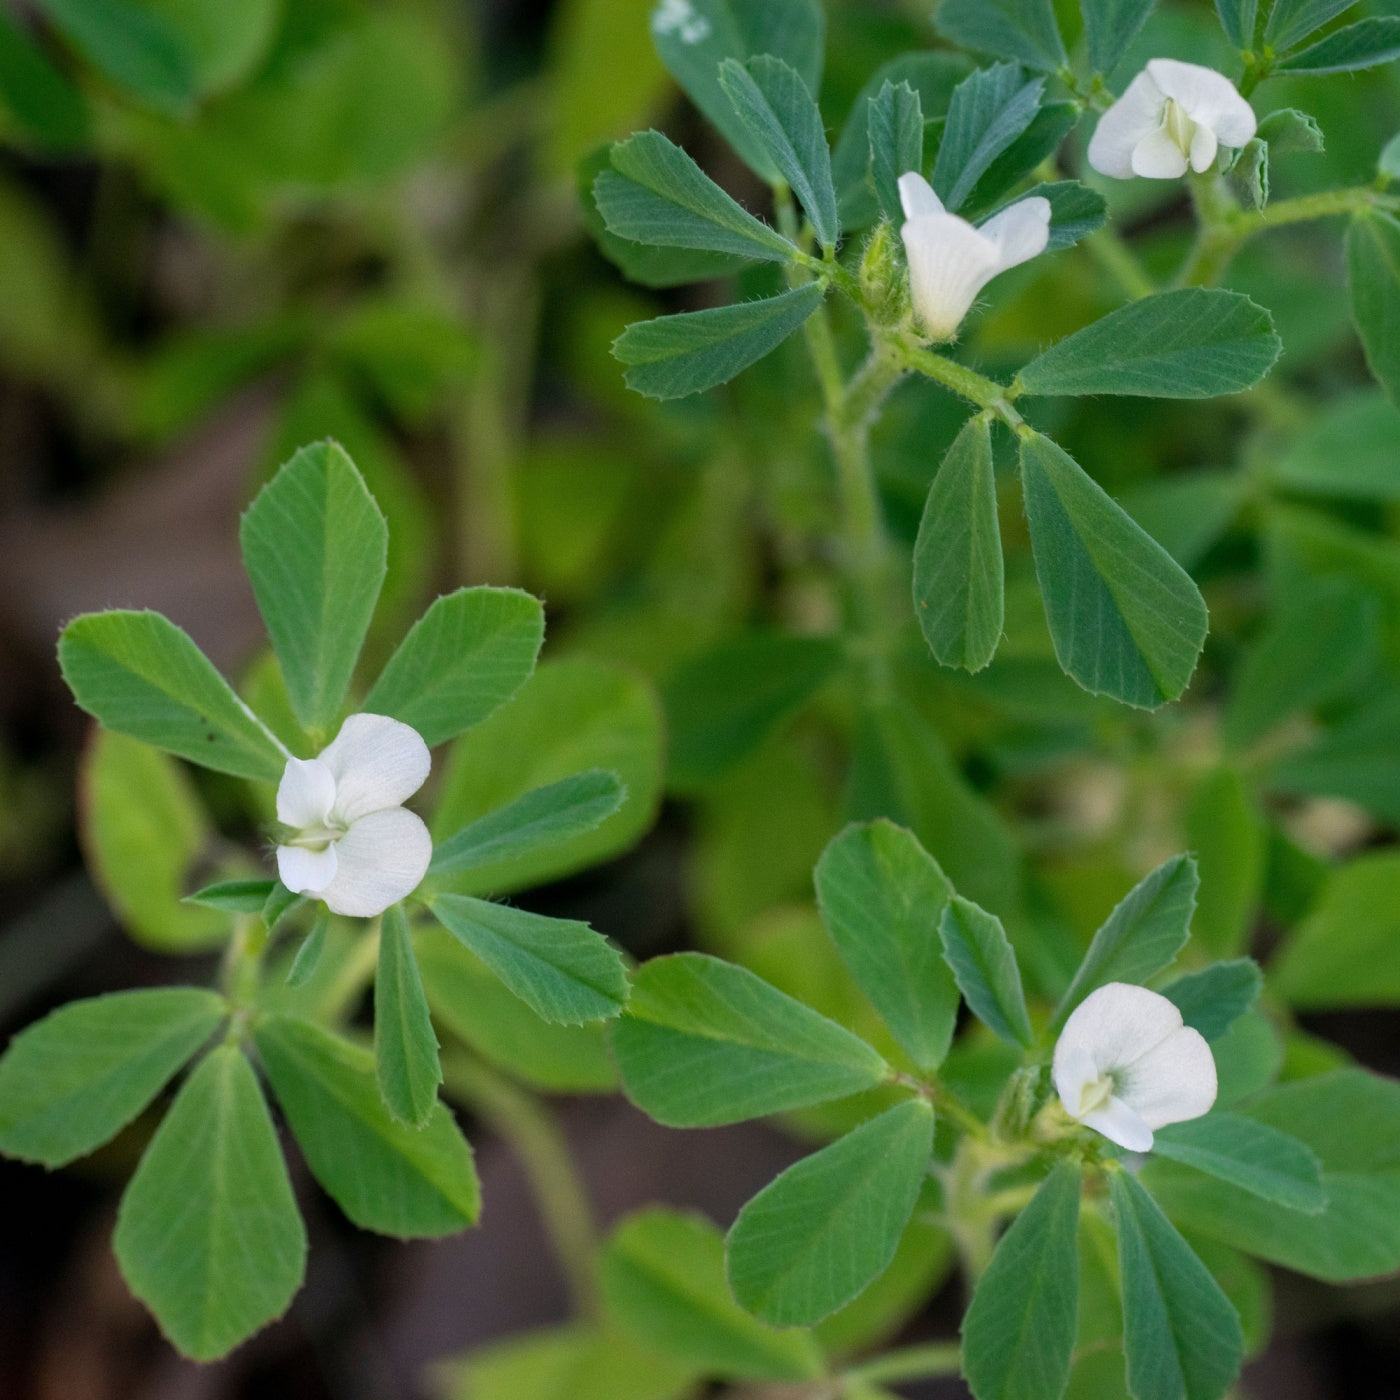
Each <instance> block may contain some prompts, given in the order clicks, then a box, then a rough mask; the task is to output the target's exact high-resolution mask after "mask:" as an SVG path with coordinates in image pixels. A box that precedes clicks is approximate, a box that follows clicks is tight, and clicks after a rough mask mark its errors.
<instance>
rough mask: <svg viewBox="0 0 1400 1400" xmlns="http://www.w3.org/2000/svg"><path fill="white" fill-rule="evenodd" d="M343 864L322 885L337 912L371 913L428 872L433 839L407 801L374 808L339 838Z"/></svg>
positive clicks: (364, 915)
mask: <svg viewBox="0 0 1400 1400" xmlns="http://www.w3.org/2000/svg"><path fill="white" fill-rule="evenodd" d="M334 849H335V852H336V855H337V857H338V858H339V862H340V864H339V868H338V869H337V870H336V872H335V879H334V880H332V881H331V882H330V884H329V885H327V886H326V887H325V888H324V889H322V890H321V891H320V895H321V898H322V899H324V900H325V901H326V907H327V908H328V909H330V910H331V912H332V913H335V914H349V915H352V916H354V917H356V918H361V919H367V918H370V917H371V916H372V915H375V914H382V913H383V912H384V911H385V910H386V909H387V908H388V907H389V906H390V905H391V904H397V903H398V902H399V900H401V899H403V898H404V897H405V896H406V895H410V894H412V893H413V891H414V890H416V889H417V888H418V886H419V884H420V883H421V881H422V879H423V876H424V875H426V874H427V873H428V862H429V861H430V860H431V859H432V856H433V841H432V837H431V836H429V835H428V828H427V827H426V826H424V825H423V823H422V821H421V820H420V819H419V818H418V817H417V816H415V815H414V813H412V812H410V811H408V810H407V809H406V808H403V807H389V808H386V809H384V810H382V811H378V812H370V813H369V814H368V815H366V816H363V817H361V818H360V819H359V820H358V821H357V822H355V823H354V824H353V825H352V826H351V827H350V830H349V831H347V832H346V833H345V835H344V836H342V837H341V838H340V840H339V841H337V842H336V843H335V847H334Z"/></svg>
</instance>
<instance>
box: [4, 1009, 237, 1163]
mask: <svg viewBox="0 0 1400 1400" xmlns="http://www.w3.org/2000/svg"><path fill="white" fill-rule="evenodd" d="M227 1014H228V1008H227V1006H226V1005H225V1004H224V999H223V998H222V997H220V996H217V995H216V994H215V993H213V992H206V991H202V990H200V989H198V988H195V987H161V988H157V989H153V990H150V991H138V992H113V993H110V994H109V995H107V996H100V997H93V998H92V999H90V1000H88V1001H75V1002H70V1003H69V1004H68V1005H67V1006H62V1007H60V1008H59V1009H58V1010H57V1011H51V1012H50V1013H49V1014H48V1015H47V1016H45V1017H44V1019H43V1020H42V1021H36V1022H35V1023H34V1024H33V1025H31V1026H27V1027H26V1028H25V1029H24V1030H22V1031H21V1032H20V1033H19V1034H18V1035H17V1036H15V1038H14V1039H13V1040H12V1041H11V1042H10V1044H9V1047H8V1048H7V1049H6V1051H5V1054H4V1057H3V1058H0V1152H3V1153H5V1155H6V1156H9V1157H19V1158H22V1159H23V1160H24V1161H26V1162H40V1163H42V1164H43V1165H44V1166H46V1167H61V1166H64V1165H65V1164H66V1163H68V1162H71V1161H73V1160H74V1159H75V1158H77V1157H82V1156H85V1155H86V1154H87V1153H89V1152H91V1151H93V1149H94V1148H98V1147H101V1146H102V1144H103V1143H104V1142H106V1141H107V1140H108V1139H109V1138H112V1137H114V1136H115V1135H116V1134H117V1133H118V1132H119V1131H120V1130H121V1129H122V1128H124V1127H125V1126H126V1125H127V1124H128V1123H130V1122H131V1120H132V1119H133V1118H135V1117H136V1115H137V1114H138V1113H140V1112H141V1110H142V1109H143V1108H145V1106H146V1105H147V1104H148V1103H150V1101H151V1100H152V1099H153V1098H155V1096H156V1095H157V1094H158V1093H159V1092H160V1091H161V1090H162V1089H163V1088H164V1087H165V1085H166V1084H168V1083H169V1082H170V1080H171V1078H172V1077H173V1076H174V1075H175V1072H176V1071H177V1070H178V1069H179V1068H180V1066H181V1065H183V1064H184V1063H185V1061H186V1060H188V1059H189V1058H190V1056H191V1055H193V1054H194V1053H195V1051H196V1050H198V1049H199V1047H200V1046H201V1045H203V1044H204V1042H205V1041H207V1040H208V1039H209V1037H210V1036H211V1035H213V1034H214V1032H215V1030H217V1029H218V1026H219V1023H220V1022H221V1021H222V1020H223V1019H224V1017H225V1016H226V1015H227Z"/></svg>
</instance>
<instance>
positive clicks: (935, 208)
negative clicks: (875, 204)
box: [899, 170, 943, 219]
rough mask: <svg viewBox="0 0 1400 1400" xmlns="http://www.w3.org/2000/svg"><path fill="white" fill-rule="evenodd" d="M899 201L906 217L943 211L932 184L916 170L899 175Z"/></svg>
mask: <svg viewBox="0 0 1400 1400" xmlns="http://www.w3.org/2000/svg"><path fill="white" fill-rule="evenodd" d="M899 202H900V203H901V204H902V205H903V206H904V217H905V218H906V219H917V218H918V217H919V215H920V214H941V213H942V212H943V201H942V200H941V199H939V197H938V196H937V195H936V194H934V192H933V186H932V185H930V184H929V182H928V181H927V180H925V179H924V177H923V176H922V175H920V174H919V172H918V171H917V170H910V171H907V172H906V173H905V174H903V175H901V176H900V177H899Z"/></svg>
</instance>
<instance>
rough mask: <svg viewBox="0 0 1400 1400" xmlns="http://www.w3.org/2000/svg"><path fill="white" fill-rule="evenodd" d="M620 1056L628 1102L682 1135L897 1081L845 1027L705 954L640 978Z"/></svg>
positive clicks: (621, 1033) (619, 1028)
mask: <svg viewBox="0 0 1400 1400" xmlns="http://www.w3.org/2000/svg"><path fill="white" fill-rule="evenodd" d="M613 1051H614V1053H615V1054H616V1056H617V1064H618V1068H619V1069H620V1070H621V1072H622V1082H623V1086H624V1088H625V1089H626V1091H627V1096H628V1098H630V1099H631V1100H632V1102H633V1103H635V1104H636V1105H637V1106H638V1107H639V1108H641V1109H642V1110H644V1111H645V1112H646V1113H648V1114H649V1115H650V1116H651V1117H652V1118H654V1119H656V1121H657V1122H658V1123H664V1124H666V1125H667V1126H668V1127H676V1128H688V1127H710V1126H714V1125H716V1124H720V1123H739V1122H742V1121H743V1120H744V1119H746V1118H759V1117H762V1116H763V1115H765V1114H769V1113H781V1112H783V1111H784V1110H785V1109H791V1108H801V1107H804V1106H805V1105H807V1104H814V1103H824V1102H826V1101H827V1100H829V1099H839V1098H844V1097H845V1096H846V1095H847V1094H854V1093H857V1092H859V1091H860V1090H861V1089H872V1088H874V1087H875V1086H876V1085H877V1084H879V1083H880V1082H881V1081H882V1080H883V1079H884V1077H885V1074H886V1072H887V1067H886V1065H885V1062H884V1060H882V1059H881V1058H880V1056H879V1055H878V1054H877V1053H876V1052H875V1051H874V1050H872V1049H871V1048H870V1046H868V1045H867V1044H866V1043H865V1042H864V1041H863V1040H861V1039H860V1038H859V1037H857V1036H854V1035H852V1034H851V1032H850V1031H848V1030H846V1029H845V1028H844V1027H842V1026H838V1025H837V1024H836V1023H835V1022H834V1021H828V1020H827V1019H826V1017H825V1016H821V1015H818V1014H817V1012H815V1011H813V1010H812V1009H811V1008H810V1007H808V1006H804V1005H803V1004H802V1003H801V1002H799V1001H794V1000H793V998H791V997H789V996H786V995H784V994H783V993H782V992H780V991H778V990H777V988H775V987H772V986H770V985H769V984H768V983H767V982H765V981H764V980H763V979H762V978H761V977H756V976H755V975H754V974H753V973H752V972H749V971H748V970H747V969H745V968H742V967H736V966H734V965H733V964H731V963H725V962H721V961H719V959H717V958H710V957H706V956H704V955H703V954H700V953H678V954H675V955H673V956H670V957H661V958H653V959H651V961H650V962H647V963H644V964H643V965H642V966H641V967H640V968H638V969H637V971H636V972H635V973H634V974H633V979H632V998H631V1001H630V1002H629V1003H628V1006H627V1011H626V1014H625V1015H624V1016H623V1017H622V1019H621V1020H619V1021H618V1022H617V1023H616V1025H615V1026H614V1027H613Z"/></svg>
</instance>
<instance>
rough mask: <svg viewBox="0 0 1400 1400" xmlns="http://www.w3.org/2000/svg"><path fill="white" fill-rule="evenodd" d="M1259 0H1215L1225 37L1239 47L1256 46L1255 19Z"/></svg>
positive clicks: (1216, 10)
mask: <svg viewBox="0 0 1400 1400" xmlns="http://www.w3.org/2000/svg"><path fill="white" fill-rule="evenodd" d="M1258 5H1259V0H1215V12H1216V14H1218V15H1219V16H1220V24H1221V27H1222V28H1223V29H1224V30H1225V37H1226V38H1227V39H1229V41H1230V42H1231V43H1232V44H1233V45H1234V46H1235V47H1236V48H1237V49H1252V48H1253V47H1254V19H1255V14H1256V12H1257V9H1258Z"/></svg>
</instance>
